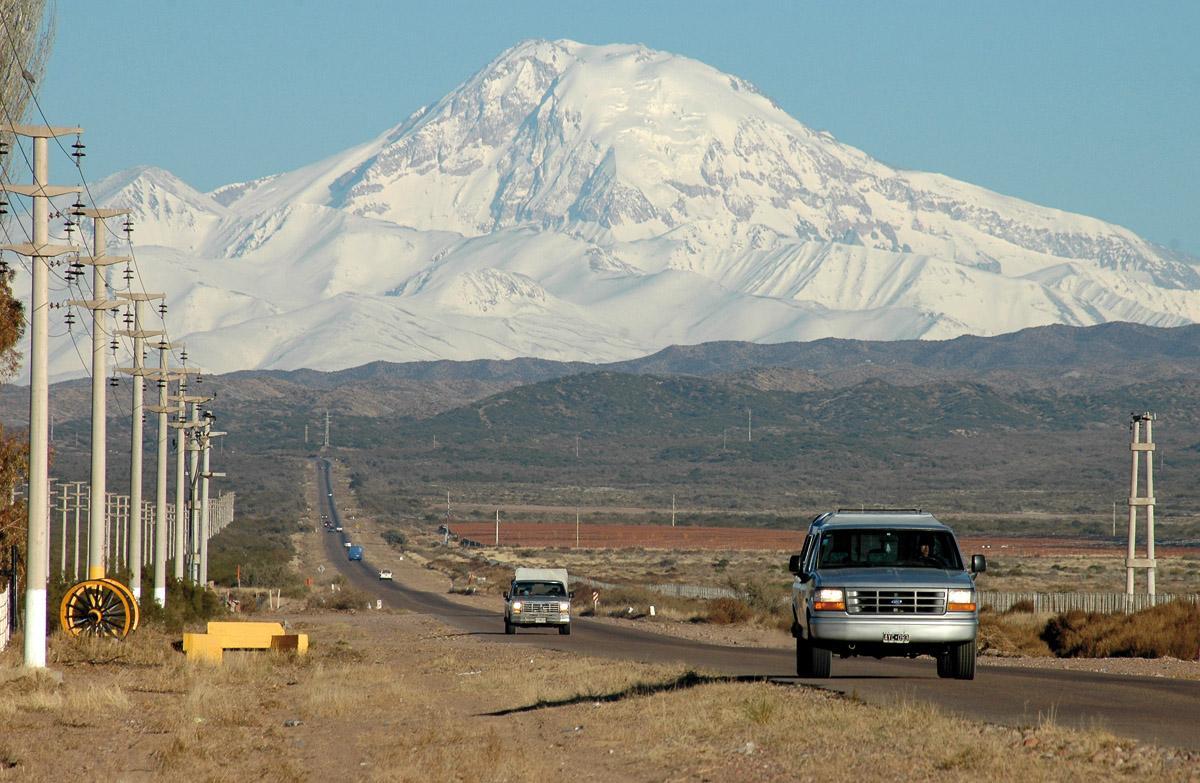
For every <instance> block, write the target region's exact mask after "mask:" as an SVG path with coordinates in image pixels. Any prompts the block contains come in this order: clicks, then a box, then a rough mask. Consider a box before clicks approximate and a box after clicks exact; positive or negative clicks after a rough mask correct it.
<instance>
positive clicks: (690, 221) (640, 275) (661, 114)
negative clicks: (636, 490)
mask: <svg viewBox="0 0 1200 783" xmlns="http://www.w3.org/2000/svg"><path fill="white" fill-rule="evenodd" d="M92 192H93V194H94V195H95V196H96V197H97V203H99V204H102V205H106V206H117V205H120V206H126V207H128V208H130V209H131V210H132V213H133V219H134V222H135V226H136V228H135V234H134V237H135V239H136V242H137V245H136V246H137V248H138V259H139V269H140V272H141V273H142V275H143V281H144V282H143V285H144V287H145V288H146V289H147V290H165V291H166V292H167V293H168V300H169V304H170V307H171V311H170V315H169V316H168V325H169V329H170V331H171V333H172V335H175V336H178V337H181V338H182V339H183V340H185V341H186V342H187V343H188V347H189V351H190V352H191V355H192V356H193V357H195V359H196V360H197V361H198V362H200V363H201V364H202V365H205V366H206V367H211V368H212V369H214V370H218V371H226V370H233V369H245V368H266V367H271V368H284V369H290V368H297V367H313V368H317V369H335V368H342V367H348V366H353V365H356V364H361V363H365V362H367V361H372V360H375V359H386V360H392V361H404V360H415V359H431V358H449V359H474V358H510V357H515V356H539V357H545V358H553V359H564V360H567V359H584V360H593V361H610V360H617V359H624V358H631V357H633V356H637V355H641V354H646V353H650V352H653V351H655V350H658V349H660V348H662V347H664V346H666V345H669V344H672V343H697V342H703V341H708V340H725V339H735V340H752V341H763V342H779V341H786V340H803V339H815V338H819V337H826V336H843V337H858V338H868V339H898V338H913V337H919V338H931V339H932V338H948V337H953V336H957V335H960V334H964V333H973V334H981V335H988V334H997V333H1002V332H1010V331H1015V330H1017V329H1021V328H1024V327H1028V326H1035V325H1042V324H1050V323H1066V324H1077V325H1086V324H1094V323H1100V322H1104V321H1111V320H1127V321H1136V322H1140V323H1146V324H1152V325H1160V326H1170V325H1178V324H1184V323H1189V322H1194V321H1197V320H1200V275H1198V274H1197V271H1196V270H1195V269H1194V268H1193V267H1192V266H1191V265H1190V264H1189V263H1186V261H1185V259H1181V258H1179V257H1178V256H1176V255H1174V254H1171V253H1169V252H1167V251H1164V250H1163V249H1161V248H1158V247H1156V246H1154V245H1152V244H1151V243H1148V242H1146V241H1145V240H1143V239H1141V238H1140V237H1138V236H1137V235H1135V234H1134V233H1132V232H1130V231H1128V230H1126V229H1124V228H1121V227H1119V226H1115V225H1112V224H1108V223H1104V222H1102V221H1099V220H1095V219H1093V218H1089V217H1085V216H1081V215H1074V214H1069V213H1066V212H1062V211H1059V210H1055V209H1050V208H1046V207H1040V206H1036V205H1034V204H1030V203H1027V202H1023V201H1020V200H1018V199H1014V198H1009V197H1006V196H1002V195H999V194H997V193H993V192H990V191H987V190H985V189H982V188H978V187H975V186H972V185H969V184H966V183H963V182H958V181H955V180H952V179H950V178H948V177H944V176H941V175H937V174H928V173H921V172H912V171H902V170H898V169H893V168H891V167H889V166H886V165H884V164H883V163H880V162H879V161H876V160H874V159H872V158H871V157H869V156H868V155H867V154H865V153H863V152H862V151H859V150H857V149H854V148H852V147H849V146H847V145H845V144H842V143H840V142H838V141H837V140H836V139H834V138H833V137H832V136H831V135H830V134H828V133H825V132H821V131H815V130H812V129H810V128H808V127H806V126H805V125H803V124H801V123H800V122H799V121H797V120H796V119H793V118H792V117H790V116H789V115H788V114H786V113H785V112H784V111H783V110H782V109H780V108H779V107H778V106H777V105H775V104H774V103H773V102H772V101H771V100H770V99H768V98H767V97H765V96H763V95H762V94H760V93H759V92H758V91H757V90H756V89H755V88H754V87H753V86H752V85H750V84H748V83H747V82H745V81H743V80H741V79H739V78H737V77H735V76H730V75H728V74H724V73H721V72H720V71H717V70H715V69H713V68H711V67H709V66H707V65H704V64H703V63H700V62H697V61H695V60H691V59H688V58H685V57H680V56H677V55H672V54H667V53H663V52H657V51H652V50H649V49H646V48H644V47H641V46H625V45H613V46H586V45H583V44H579V43H575V42H571V41H528V42H524V43H521V44H519V45H517V46H515V47H514V48H512V49H510V50H509V51H507V52H505V53H504V54H502V55H501V56H500V57H498V58H497V59H496V60H495V61H493V62H492V63H490V64H489V65H488V66H487V67H486V68H484V69H483V70H482V71H480V72H479V73H477V74H476V75H475V76H473V77H471V78H470V79H468V80H467V81H466V82H464V83H463V84H462V85H460V86H459V87H458V88H457V89H455V90H454V91H453V92H451V93H450V94H449V95H447V96H446V97H445V98H443V99H442V100H441V101H439V102H438V103H436V104H434V105H431V106H428V107H425V108H422V109H420V110H419V111H417V112H416V113H414V114H413V115H412V116H410V117H409V118H408V119H406V120H405V121H404V122H402V123H400V124H399V125H397V126H396V127H394V128H392V129H390V130H388V131H387V132H385V133H383V134H382V135H380V136H378V137H377V138H375V139H373V140H371V141H369V142H367V143H365V144H362V145H360V146H358V147H355V148H353V149H351V150H348V151H346V152H344V153H342V154H339V155H335V156H333V157H331V158H329V159H327V160H324V161H321V162H318V163H315V164H312V165H310V166H306V167H304V168H301V169H298V170H296V171H292V172H287V173H283V174H279V175H276V176H271V177H267V178H264V179H260V180H255V181H252V182H246V183H237V184H231V185H227V186H224V187H221V188H218V189H217V190H215V191H213V192H212V193H209V194H203V193H198V192H197V191H195V190H194V189H192V188H191V187H189V186H188V185H186V184H185V183H183V182H181V181H179V180H178V179H177V178H176V177H174V176H173V175H171V174H170V173H168V172H165V171H162V170H159V169H153V168H142V169H136V170H132V171H128V172H121V173H119V174H116V175H114V176H112V177H110V178H108V179H106V180H104V181H103V182H101V183H98V184H96V185H94V186H93V187H92ZM112 252H116V251H115V250H114V251H112ZM54 371H55V374H56V375H58V376H60V377H61V376H63V375H66V374H78V372H79V362H78V359H77V357H76V355H75V352H74V350H72V347H71V346H70V344H69V343H68V344H66V345H65V346H62V347H57V346H56V361H55V367H54Z"/></svg>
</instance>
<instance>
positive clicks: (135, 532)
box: [117, 212, 166, 601]
mask: <svg viewBox="0 0 1200 783" xmlns="http://www.w3.org/2000/svg"><path fill="white" fill-rule="evenodd" d="M125 214H128V212H126V213H125ZM165 296H166V295H165V294H145V293H142V294H135V293H121V294H117V297H118V298H119V299H123V300H125V301H131V302H133V324H132V326H133V328H132V329H122V330H121V331H120V332H118V334H121V335H123V336H125V337H132V338H133V367H132V368H130V370H129V375H130V379H131V380H132V381H133V406H132V407H133V412H132V418H131V420H130V421H131V427H130V437H129V508H130V510H131V511H132V512H133V513H134V514H136V517H134V519H133V521H132V524H131V525H130V528H131V529H130V536H129V563H130V575H129V582H130V585H129V587H130V588H131V589H132V590H133V597H134V598H136V599H138V600H139V601H140V600H141V598H142V562H143V560H144V557H143V552H142V531H143V520H144V519H145V517H144V516H143V514H142V418H143V417H144V415H145V409H144V408H143V395H144V392H145V385H146V380H145V373H144V372H143V371H144V369H145V364H144V360H143V354H142V351H143V348H144V346H145V340H146V338H147V337H161V336H162V335H163V334H164V332H163V330H161V329H149V330H147V329H143V328H142V322H143V320H144V318H145V314H144V307H145V304H146V302H152V301H157V300H159V299H163V298H165Z"/></svg>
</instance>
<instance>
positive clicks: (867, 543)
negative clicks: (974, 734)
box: [788, 510, 987, 680]
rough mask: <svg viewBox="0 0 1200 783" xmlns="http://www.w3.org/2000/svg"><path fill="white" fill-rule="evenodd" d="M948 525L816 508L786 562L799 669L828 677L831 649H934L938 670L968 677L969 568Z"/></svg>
mask: <svg viewBox="0 0 1200 783" xmlns="http://www.w3.org/2000/svg"><path fill="white" fill-rule="evenodd" d="M986 568H987V563H986V562H985V560H984V557H983V555H975V556H973V557H972V558H971V564H970V571H969V572H968V570H967V568H966V567H964V564H963V559H962V555H961V554H960V553H959V549H958V542H957V541H955V539H954V533H953V532H951V530H950V528H948V527H946V526H945V525H943V524H942V523H941V522H939V521H938V520H937V519H935V518H934V517H933V515H932V514H929V513H927V512H921V511H913V510H900V511H893V510H878V511H841V510H839V511H836V512H829V513H826V514H822V515H820V516H818V517H817V518H816V519H814V520H813V521H812V523H811V524H810V525H809V528H808V536H807V537H806V538H805V539H804V548H803V549H802V550H801V552H800V554H798V555H793V556H792V558H791V561H790V562H789V564H788V569H789V570H790V571H791V572H792V573H793V574H795V580H794V581H793V583H792V616H793V620H794V622H793V625H792V635H793V636H795V637H796V674H797V676H799V677H828V676H829V670H830V666H831V662H832V658H833V654H834V653H837V654H838V655H840V656H842V657H843V658H848V657H850V656H852V655H870V656H874V657H876V658H883V657H885V656H904V657H910V658H915V657H916V656H918V655H932V656H934V658H936V659H937V672H938V676H940V677H952V678H955V679H960V680H971V679H974V678H975V637H976V635H977V633H978V630H979V612H978V609H977V606H976V600H975V580H974V575H975V574H977V573H981V572H983V571H984V570H985V569H986Z"/></svg>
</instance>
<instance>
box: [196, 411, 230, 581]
mask: <svg viewBox="0 0 1200 783" xmlns="http://www.w3.org/2000/svg"><path fill="white" fill-rule="evenodd" d="M204 420H205V424H204V428H203V429H202V430H201V434H200V437H201V449H202V450H203V453H204V457H203V459H202V467H201V473H200V481H201V484H200V584H202V585H206V584H208V539H209V538H211V537H212V529H211V527H210V526H209V507H208V480H209V479H210V478H219V477H222V476H224V475H225V474H224V473H212V472H211V471H209V469H208V457H209V454H210V453H211V452H212V439H213V438H219V437H221V436H222V435H225V434H226V433H224V432H216V431H215V430H213V429H212V422H213V416H212V414H211V413H208V412H205V414H204Z"/></svg>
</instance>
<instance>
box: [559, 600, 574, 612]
mask: <svg viewBox="0 0 1200 783" xmlns="http://www.w3.org/2000/svg"><path fill="white" fill-rule="evenodd" d="M558 611H560V612H569V611H571V602H570V601H559V602H558Z"/></svg>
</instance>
